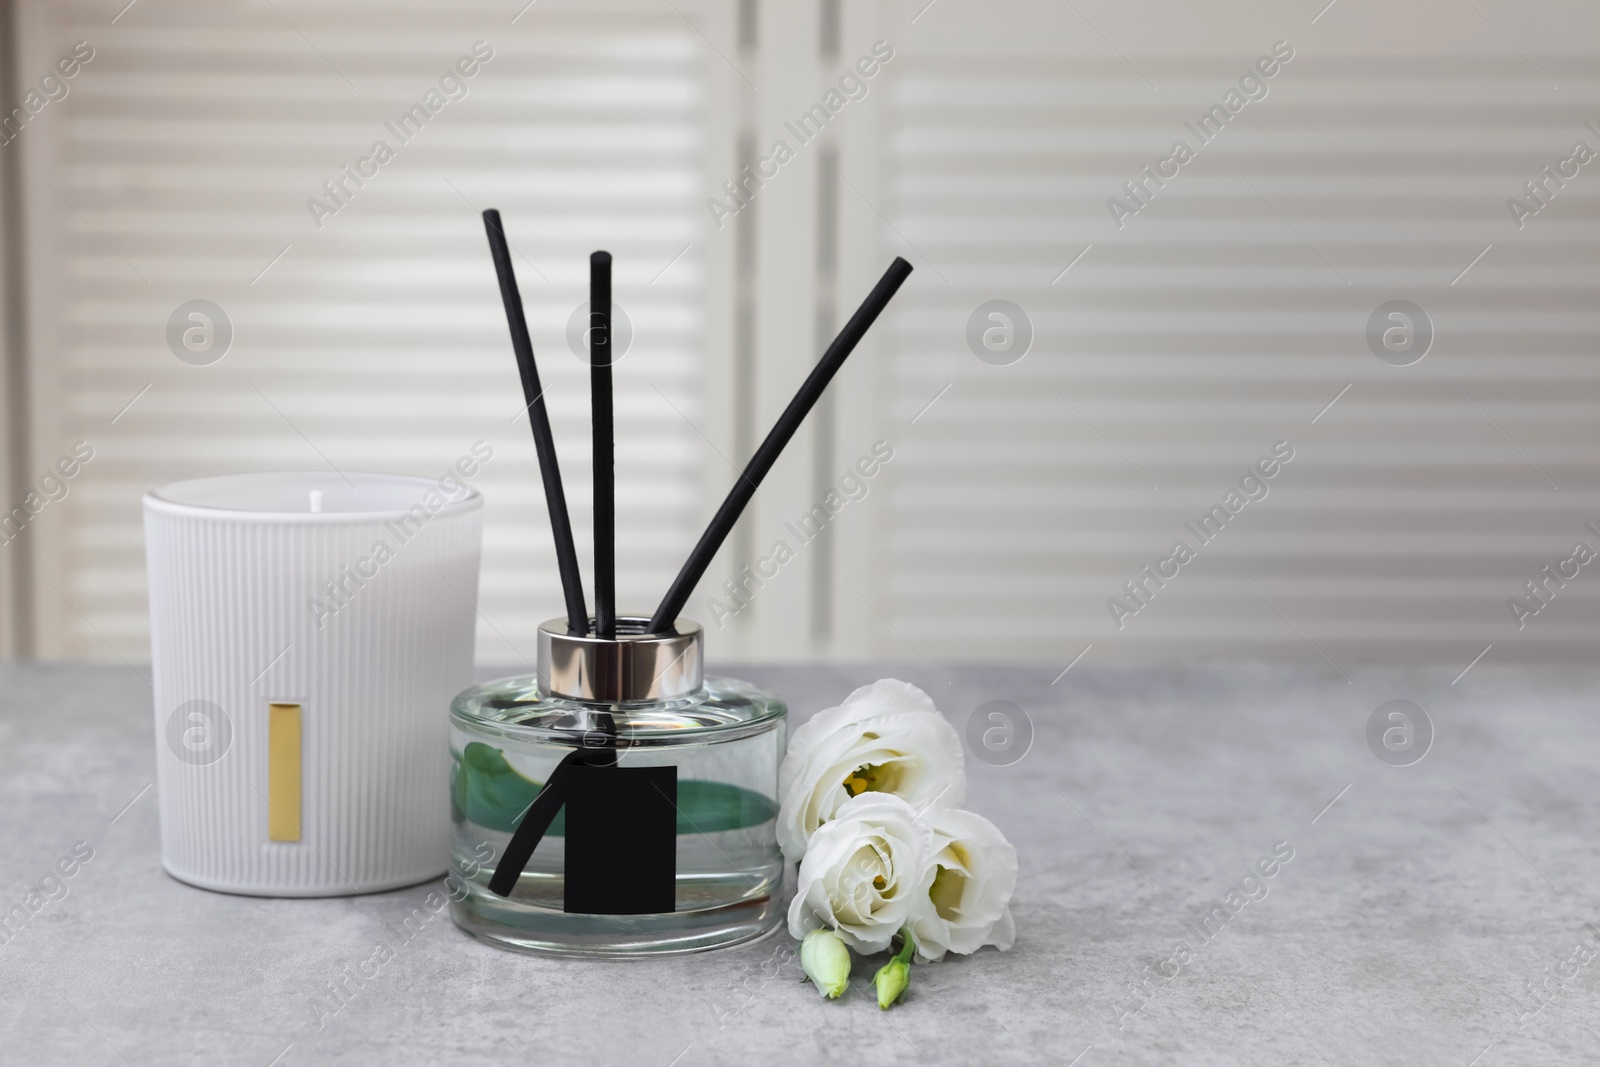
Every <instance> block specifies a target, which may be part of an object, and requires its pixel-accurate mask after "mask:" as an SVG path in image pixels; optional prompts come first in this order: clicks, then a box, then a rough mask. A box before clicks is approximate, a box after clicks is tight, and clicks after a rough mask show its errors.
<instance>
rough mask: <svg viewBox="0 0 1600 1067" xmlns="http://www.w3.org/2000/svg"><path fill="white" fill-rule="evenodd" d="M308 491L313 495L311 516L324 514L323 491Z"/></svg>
mask: <svg viewBox="0 0 1600 1067" xmlns="http://www.w3.org/2000/svg"><path fill="white" fill-rule="evenodd" d="M306 491H307V492H308V493H309V494H310V495H311V514H313V515H317V514H320V513H321V512H322V490H321V489H308V490H306Z"/></svg>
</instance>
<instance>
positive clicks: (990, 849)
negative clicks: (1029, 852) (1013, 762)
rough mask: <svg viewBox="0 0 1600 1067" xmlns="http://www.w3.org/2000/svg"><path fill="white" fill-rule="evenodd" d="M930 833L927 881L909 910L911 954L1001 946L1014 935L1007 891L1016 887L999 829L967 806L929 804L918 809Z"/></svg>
mask: <svg viewBox="0 0 1600 1067" xmlns="http://www.w3.org/2000/svg"><path fill="white" fill-rule="evenodd" d="M922 819H923V821H924V822H925V823H926V824H927V826H928V828H929V830H930V831H931V832H932V834H933V849H934V854H933V866H934V868H935V873H934V877H933V882H932V884H931V886H930V887H929V890H928V893H927V895H926V896H923V897H921V898H919V899H918V901H917V902H916V904H915V905H914V906H913V907H912V909H911V931H912V933H913V934H915V935H916V939H917V956H918V958H920V959H923V960H938V959H943V958H944V954H945V952H947V951H949V952H956V953H961V954H966V953H969V952H976V951H978V949H980V948H982V947H983V946H984V945H994V946H996V947H997V948H999V949H1001V950H1002V951H1004V950H1005V949H1008V948H1010V947H1011V945H1012V942H1014V941H1015V940H1016V939H1017V928H1016V925H1015V924H1014V923H1013V922H1012V921H1011V908H1010V907H1009V905H1010V903H1011V894H1012V893H1013V892H1014V891H1015V890H1016V888H1017V850H1016V849H1015V848H1014V847H1013V846H1012V844H1011V842H1009V841H1007V840H1006V838H1005V835H1004V834H1002V833H1001V832H1000V831H999V829H998V828H997V827H996V826H995V825H994V823H992V822H990V821H989V820H988V819H985V818H984V817H983V816H982V815H976V814H974V813H973V812H970V811H955V810H950V809H944V808H937V807H935V808H930V809H928V810H927V811H926V812H924V813H923V814H922Z"/></svg>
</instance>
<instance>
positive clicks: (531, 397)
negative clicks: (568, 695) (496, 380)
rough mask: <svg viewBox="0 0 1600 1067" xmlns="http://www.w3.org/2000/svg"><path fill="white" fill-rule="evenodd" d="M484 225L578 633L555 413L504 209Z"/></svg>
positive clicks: (577, 590)
mask: <svg viewBox="0 0 1600 1067" xmlns="http://www.w3.org/2000/svg"><path fill="white" fill-rule="evenodd" d="M483 228H484V231H485V232H486V233H488V235H489V254H490V255H492V256H493V257H494V272H495V274H497V275H498V276H499V278H500V299H501V301H502V302H503V303H504V304H505V306H506V325H508V326H509V327H510V328H511V349H512V351H514V352H515V353H516V354H517V369H518V370H519V371H521V372H522V395H523V397H524V399H526V400H527V402H528V423H529V425H531V426H532V427H533V447H534V451H536V452H537V453H538V454H539V473H540V474H541V475H542V476H543V477H544V502H545V506H546V507H547V508H548V509H549V511H550V532H551V534H552V535H554V538H555V543H556V565H557V567H559V568H560V571H561V592H562V595H563V596H564V597H565V598H566V602H567V628H568V629H570V630H571V631H572V632H573V633H576V634H587V633H588V632H589V611H588V609H587V608H585V607H584V605H583V576H582V575H581V574H579V573H578V550H577V548H576V547H575V546H574V545H573V543H572V520H571V519H570V518H569V517H568V516H567V495H566V493H564V492H563V491H562V489H561V467H560V464H559V463H558V461H557V460H556V445H555V438H554V437H553V436H552V435H551V433H550V413H549V412H548V411H546V410H545V406H544V388H543V387H542V386H541V385H540V384H539V368H538V367H537V366H536V365H535V364H534V362H533V342H532V341H531V340H529V338H528V322H527V320H526V319H525V318H524V317H523V315H522V296H521V294H519V293H518V292H517V275H516V271H514V270H513V269H512V267H511V251H510V249H508V248H507V247H506V234H505V230H504V229H503V228H502V227H501V225H500V212H498V211H496V210H495V209H494V208H490V209H489V210H488V211H485V212H484V213H483Z"/></svg>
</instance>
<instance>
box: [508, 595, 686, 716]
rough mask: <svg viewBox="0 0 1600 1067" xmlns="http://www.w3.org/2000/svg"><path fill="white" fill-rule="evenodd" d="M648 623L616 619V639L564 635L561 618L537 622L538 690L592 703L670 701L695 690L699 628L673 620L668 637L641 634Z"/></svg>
mask: <svg viewBox="0 0 1600 1067" xmlns="http://www.w3.org/2000/svg"><path fill="white" fill-rule="evenodd" d="M591 625H592V620H591ZM649 625H650V618H649V616H646V615H619V616H617V636H616V637H615V638H604V637H595V636H593V635H592V634H591V635H590V636H588V637H578V636H576V635H575V634H572V633H569V632H568V630H567V620H566V619H565V618H564V617H563V618H559V619H551V620H550V621H549V622H546V623H543V624H541V625H540V627H539V685H540V688H541V689H543V690H544V691H545V692H546V693H549V694H550V695H551V696H556V697H565V698H566V699H568V700H584V701H590V702H593V703H596V704H626V703H637V702H639V701H646V700H672V699H675V698H677V697H682V696H687V695H689V694H690V693H693V692H695V691H696V690H698V689H699V688H700V684H701V682H702V680H703V664H702V661H701V650H702V647H703V638H704V636H705V635H704V633H703V632H702V631H701V629H700V624H699V623H697V622H692V621H691V620H689V619H679V620H678V622H677V632H676V633H671V634H651V633H646V632H645V627H647V626H649Z"/></svg>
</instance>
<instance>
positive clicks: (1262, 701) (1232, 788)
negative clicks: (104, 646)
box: [0, 664, 1600, 1067]
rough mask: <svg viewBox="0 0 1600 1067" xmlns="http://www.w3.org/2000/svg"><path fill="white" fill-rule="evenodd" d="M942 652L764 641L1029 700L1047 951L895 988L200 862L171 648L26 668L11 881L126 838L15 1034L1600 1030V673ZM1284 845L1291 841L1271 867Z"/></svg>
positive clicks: (1087, 1051)
mask: <svg viewBox="0 0 1600 1067" xmlns="http://www.w3.org/2000/svg"><path fill="white" fill-rule="evenodd" d="M941 669H942V670H943V672H944V674H945V675H947V676H948V680H946V679H945V678H942V677H940V675H939V674H938V673H937V672H935V671H933V670H931V669H929V668H927V667H925V666H924V667H921V668H918V669H912V668H899V669H895V670H894V671H892V672H891V671H889V670H876V669H872V668H870V667H825V668H824V667H819V668H804V669H801V668H793V667H786V668H773V669H755V668H750V669H746V670H742V671H739V672H737V673H739V674H741V675H743V676H745V677H748V678H750V679H752V680H754V681H758V682H761V683H763V684H766V685H768V686H770V687H772V688H774V689H776V690H778V691H779V692H781V693H783V694H784V695H785V696H786V697H788V698H789V700H790V703H791V707H792V708H793V709H794V717H795V720H796V721H798V720H800V719H803V718H804V717H806V716H807V715H809V714H811V713H812V712H814V711H816V710H817V709H819V708H821V707H824V706H826V705H828V704H831V703H834V702H836V701H837V700H838V699H839V698H840V697H842V696H844V694H845V693H847V692H848V691H849V690H850V689H851V688H852V687H853V686H855V685H857V684H860V683H863V682H867V681H871V680H872V679H874V678H877V677H879V676H880V675H881V674H885V673H895V674H898V675H899V676H901V677H905V678H906V679H907V680H910V681H913V682H916V683H917V684H919V685H922V686H923V687H924V688H926V689H927V690H928V691H929V692H930V693H931V694H933V696H934V698H935V700H936V701H937V702H938V703H939V705H940V706H941V707H942V708H943V709H945V711H946V713H947V714H948V715H949V716H950V717H951V719H952V720H953V721H954V722H955V723H956V725H957V727H958V728H962V727H964V726H965V723H966V720H967V717H968V716H969V715H970V714H971V712H972V711H973V710H974V709H975V708H977V707H978V706H979V705H980V704H981V703H983V702H984V701H986V700H990V699H1007V700H1011V701H1014V702H1015V703H1016V704H1018V705H1019V706H1020V707H1022V708H1023V709H1025V711H1026V712H1027V713H1028V715H1029V717H1030V718H1031V720H1032V723H1033V728H1034V732H1035V738H1034V741H1033V745H1032V748H1031V750H1030V751H1029V752H1028V753H1027V755H1026V756H1025V757H1024V758H1022V759H1021V760H1020V761H1019V762H1017V763H1015V764H1013V765H1011V766H1007V767H996V766H989V765H986V764H985V763H982V762H979V761H978V760H976V759H970V758H969V761H968V767H969V777H970V779H971V788H970V800H969V806H970V807H972V808H974V809H976V810H978V811H980V812H982V813H984V814H986V815H987V816H989V817H990V818H991V819H992V820H993V821H994V822H995V823H997V824H998V825H999V826H1000V827H1001V829H1002V830H1004V831H1005V832H1006V833H1007V834H1008V835H1009V836H1010V838H1011V840H1012V841H1013V842H1015V844H1016V846H1017V850H1018V853H1019V855H1020V859H1021V867H1022V870H1021V880H1020V884H1019V886H1018V889H1017V894H1016V898H1015V901H1014V910H1015V914H1016V921H1017V930H1018V938H1017V944H1016V947H1015V949H1013V950H1012V951H1011V952H1009V953H1005V954H1001V953H998V952H995V951H994V950H992V949H990V950H985V951H983V952H980V953H978V954H977V955H974V956H970V957H965V958H957V959H953V960H952V961H950V962H946V963H942V964H938V965H935V966H927V967H919V968H916V971H915V974H914V980H913V984H912V988H911V991H910V993H909V994H908V996H907V999H906V1001H905V1002H904V1003H903V1004H902V1005H901V1006H899V1007H896V1008H895V1009H894V1010H893V1011H891V1012H889V1013H887V1014H885V1013H880V1012H879V1011H878V1010H877V1008H876V1006H875V1004H874V1003H873V1002H872V1001H871V1000H870V999H869V997H868V996H866V995H865V994H864V993H863V992H861V991H859V990H856V991H852V992H851V993H849V994H848V995H847V996H846V998H845V999H843V1000H841V1001H839V1002H835V1003H826V1002H824V1001H822V1000H821V999H820V998H819V997H818V996H817V995H816V993H815V992H814V991H813V990H812V989H811V987H809V986H806V985H801V984H799V983H798V982H797V981H796V980H795V979H796V978H797V977H798V968H797V966H796V964H795V962H794V960H793V959H792V958H791V955H790V947H791V945H792V942H791V941H790V940H789V938H788V936H787V935H786V934H779V935H775V936H773V937H769V938H767V939H765V940H763V941H760V942H756V943H753V944H749V945H745V946H741V947H737V948H733V949H728V950H724V951H721V952H713V953H706V954H700V955H693V956H683V957H675V958H669V959H661V960H651V961H642V962H633V963H618V962H610V963H588V962H577V961H571V960H554V959H543V958H536V957H530V956H523V955H516V954H512V953H507V952H503V951H498V950H495V949H492V948H489V947H487V946H485V945H482V944H479V943H477V942H475V941H473V940H471V939H470V938H468V937H466V936H465V935H463V934H461V933H460V932H459V931H457V930H456V929H455V927H454V926H453V925H452V924H451V923H450V921H449V919H448V918H447V917H440V918H437V919H435V920H433V921H432V922H430V923H428V924H426V925H424V926H423V928H422V930H421V932H420V933H419V934H417V935H415V936H414V937H413V938H411V939H410V940H406V941H399V939H397V938H396V937H395V935H394V934H393V933H392V932H391V931H392V928H393V925H397V924H398V921H399V920H400V919H401V918H403V917H405V916H407V915H409V914H410V913H411V912H412V911H413V909H414V908H417V907H418V906H420V905H421V904H422V902H423V900H424V898H425V897H426V896H427V894H428V892H429V891H430V889H431V888H437V887H428V886H421V887H415V888H412V889H407V890H403V891H399V892H392V893H384V894H378V895H374V896H366V897H354V898H337V899H325V900H260V899H253V898H245V897H234V896H226V895H221V894H216V893H209V892H205V891H203V890H199V889H193V888H190V887H188V886H186V885H182V884H180V883H179V882H177V881H174V880H173V879H172V878H170V877H168V876H167V875H166V874H165V873H163V871H162V869H161V865H160V860H159V855H158V838H157V825H156V808H155V805H154V804H153V803H152V797H153V791H152V790H151V789H150V788H149V787H150V785H151V781H152V777H153V751H154V748H153V746H154V742H153V740H152V737H151V734H152V730H151V722H150V712H149V699H150V698H149V689H148V687H147V686H146V685H145V683H144V681H143V680H142V679H141V677H140V676H139V675H138V674H137V673H135V672H134V671H132V670H129V669H126V668H118V669H112V668H102V667H80V666H48V667H46V666H9V667H4V668H0V842H3V844H4V848H3V850H0V910H9V909H10V908H11V907H12V906H13V905H14V904H16V903H18V902H21V901H23V900H24V899H25V897H26V894H27V893H28V892H29V889H30V887H32V886H37V885H39V884H40V881H41V879H42V878H43V876H44V875H46V874H47V873H48V872H49V871H50V870H51V869H52V867H53V866H54V865H55V864H56V862H57V860H58V859H60V858H61V857H63V856H65V855H68V854H70V853H71V851H72V850H73V848H74V846H75V844H76V843H77V842H80V841H81V842H87V848H92V850H93V857H92V859H90V860H89V861H88V862H87V863H85V864H83V865H82V866H81V868H80V869H79V870H78V871H77V873H76V875H75V876H74V877H73V878H71V879H70V880H68V881H67V882H66V883H65V884H66V886H67V890H68V891H67V895H66V896H65V897H62V898H60V899H56V900H52V901H50V902H48V903H47V904H45V906H44V907H43V908H41V909H40V910H39V911H38V913H37V914H36V915H35V916H34V917H33V919H32V920H31V921H30V922H29V923H28V924H27V925H26V926H24V927H23V928H22V929H21V930H20V932H18V933H17V934H16V936H14V937H12V938H10V939H9V940H8V941H6V942H5V943H4V944H0V1062H3V1063H7V1064H26V1065H34V1064H58V1063H59V1064H87V1065H96V1064H107V1065H124V1064H133V1065H141V1067H142V1065H145V1064H152V1065H154V1064H161V1065H168V1064H189V1063H195V1064H208V1065H209V1064H246V1065H251V1067H268V1065H270V1064H277V1065H282V1067H292V1065H296V1064H312V1063H319V1064H320V1063H332V1064H357V1063H362V1064H364V1063H374V1064H384V1065H386V1067H402V1065H408V1064H428V1065H432V1064H439V1063H475V1064H482V1063H491V1062H492V1063H498V1064H532V1065H538V1067H545V1065H547V1064H564V1063H593V1064H626V1065H628V1067H669V1065H676V1067H693V1065H696V1064H730V1065H732V1064H737V1065H739V1067H759V1065H761V1064H765V1063H838V1064H847V1065H850V1067H858V1065H859V1067H864V1065H879V1064H893V1063H904V1064H919V1063H920V1064H974V1063H988V1062H1002V1063H1013V1062H1015V1063H1023V1062H1033V1063H1055V1064H1076V1065H1078V1067H1097V1065H1101V1064H1236V1063H1244V1064H1274V1065H1279V1064H1313V1065H1318V1064H1405V1065H1420V1064H1430V1065H1431V1064H1438V1065H1442V1067H1468V1065H1470V1064H1476V1065H1480V1067H1493V1065H1504V1064H1540V1065H1548V1064H1592V1063H1595V1062H1600V1040H1597V1038H1600V1034H1597V1027H1596V1021H1595V1020H1596V1018H1597V1012H1596V1009H1597V1008H1600V996H1597V993H1600V980H1597V976H1600V957H1597V956H1596V953H1597V952H1600V933H1597V930H1600V899H1597V897H1596V888H1595V887H1596V885H1597V884H1600V863H1597V842H1600V771H1597V769H1596V767H1595V756H1596V753H1597V751H1600V736H1597V735H1600V722H1597V720H1596V717H1595V715H1594V707H1595V705H1596V702H1597V698H1600V672H1597V671H1564V670H1555V669H1527V670H1496V669H1494V668H1491V667H1489V666H1487V665H1484V664H1480V665H1478V666H1476V667H1475V668H1474V669H1473V670H1471V671H1470V673H1468V674H1467V675H1466V676H1465V677H1463V678H1462V679H1461V680H1460V681H1459V682H1457V683H1456V684H1454V685H1452V684H1451V677H1452V675H1453V673H1454V672H1453V671H1450V670H1442V669H1428V670H1424V669H1415V670H1400V669H1367V670H1355V669H1351V668H1348V667H1347V668H1346V673H1347V674H1348V676H1349V680H1348V681H1347V680H1346V679H1345V678H1343V677H1341V676H1340V675H1339V674H1337V673H1333V672H1331V671H1328V670H1326V669H1312V668H1297V667H1267V666H1260V665H1231V666H1230V665H1216V666H1209V667H1203V668H1198V667H1197V668H1181V669H1180V668H1173V669H1158V670H1152V669H1143V670H1141V669H1121V668H1116V669H1112V668H1098V669H1097V668H1093V667H1090V666H1087V665H1082V664H1080V665H1078V666H1077V667H1075V668H1073V669H1072V670H1071V671H1070V672H1069V673H1067V674H1066V675H1065V676H1063V677H1062V678H1061V679H1060V681H1059V682H1058V683H1056V684H1055V685H1052V684H1051V679H1052V678H1054V677H1055V676H1056V673H1057V672H1058V671H1059V670H1060V665H1056V666H1053V667H1042V668H1040V669H1009V668H1007V669H1002V668H981V669H980V668H967V669H959V668H952V667H950V666H942V668H941ZM1398 698H1404V699H1409V700H1412V701H1415V702H1416V703H1417V704H1418V705H1420V706H1422V707H1423V708H1425V709H1427V712H1428V714H1429V716H1430V718H1431V721H1432V723H1433V728H1434V732H1435V738H1434V741H1433V744H1432V749H1431V751H1430V752H1429V753H1428V754H1427V756H1426V757H1425V758H1424V759H1422V760H1421V761H1420V762H1417V763H1415V764H1413V765H1410V766H1403V767H1397V766H1391V765H1387V764H1385V763H1384V762H1381V761H1380V760H1379V758H1378V757H1377V756H1376V755H1375V754H1374V752H1373V750H1372V749H1371V748H1370V747H1369V744H1368V742H1367V740H1366V728H1367V723H1368V720H1369V717H1370V716H1371V715H1372V714H1373V712H1374V710H1375V709H1376V708H1378V707H1379V705H1381V704H1383V703H1385V702H1386V701H1389V700H1391V699H1398ZM1274 849H1277V851H1278V853H1279V854H1280V855H1286V854H1288V852H1289V851H1290V850H1292V853H1293V858H1292V859H1290V860H1289V861H1288V862H1287V863H1282V864H1279V865H1277V866H1276V867H1273V865H1272V864H1271V863H1269V864H1268V867H1269V868H1272V869H1274V871H1275V873H1274V876H1273V877H1271V878H1269V879H1259V880H1256V881H1251V880H1249V879H1248V878H1247V876H1248V875H1249V874H1250V873H1251V871H1252V869H1253V868H1254V867H1255V865H1256V864H1257V863H1258V861H1260V860H1261V859H1262V858H1263V857H1267V856H1270V855H1271V854H1272V853H1273V852H1274ZM1241 884H1242V885H1243V889H1240V887H1241ZM1236 890H1237V891H1239V895H1238V896H1235V897H1234V898H1233V901H1232V905H1231V906H1230V902H1229V900H1228V895H1229V894H1230V893H1231V892H1235V891H1236ZM1244 890H1248V891H1249V896H1248V897H1247V896H1246V894H1245V892H1244ZM1263 894H1264V895H1263ZM1249 897H1254V898H1257V899H1249ZM1217 909H1221V910H1220V912H1219V911H1218V910H1217ZM1219 914H1220V915H1221V916H1223V917H1225V918H1226V919H1227V921H1226V922H1225V923H1224V922H1221V921H1220V920H1219V919H1218V918H1217V916H1218V915H1219ZM1208 915H1209V916H1212V921H1211V923H1210V925H1209V927H1207V926H1206V925H1205V923H1204V920H1205V918H1206V916H1208ZM1591 922H1593V923H1594V924H1595V925H1593V926H1591V925H1589V924H1590V923H1591ZM1202 932H1204V933H1205V934H1206V936H1205V937H1202ZM380 940H387V941H390V942H397V941H398V944H396V945H395V948H396V952H397V955H396V957H395V958H394V959H393V960H392V961H390V962H389V963H388V964H386V965H385V966H384V967H383V968H382V969H381V971H380V972H379V973H378V974H377V976H376V977H374V978H372V979H370V980H363V981H361V982H360V984H359V989H358V992H357V994H356V995H355V996H354V997H353V998H352V999H351V1000H350V1002H349V1003H348V1005H347V1006H345V1007H344V1008H343V1010H341V1011H340V1012H338V1014H336V1015H333V1016H331V1017H325V1018H322V1019H321V1020H320V1022H321V1025H320V1026H319V1018H318V1013H317V1011H316V1009H315V1007H314V1006H313V1005H314V1001H313V998H314V997H315V996H316V995H317V994H318V993H320V992H323V991H324V990H326V989H327V988H328V987H329V986H330V985H331V984H332V983H333V982H334V981H335V980H336V979H337V978H339V976H340V975H341V974H342V973H343V972H344V970H345V968H346V967H348V966H351V965H353V964H356V963H358V962H360V961H363V960H366V959H368V958H369V957H370V956H372V954H373V950H374V947H375V945H376V944H377V943H378V942H379V941H380ZM863 969H865V968H861V967H858V970H857V974H858V976H860V974H861V971H862V970H863ZM869 973H870V971H869ZM1074 1057H1077V1058H1076V1059H1074Z"/></svg>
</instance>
